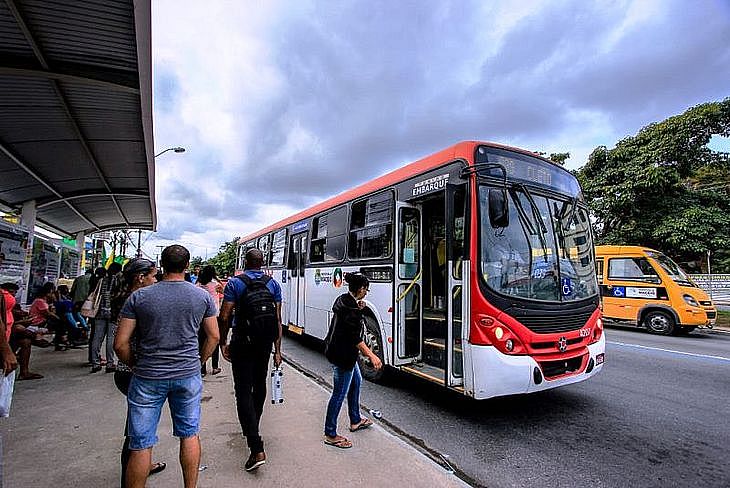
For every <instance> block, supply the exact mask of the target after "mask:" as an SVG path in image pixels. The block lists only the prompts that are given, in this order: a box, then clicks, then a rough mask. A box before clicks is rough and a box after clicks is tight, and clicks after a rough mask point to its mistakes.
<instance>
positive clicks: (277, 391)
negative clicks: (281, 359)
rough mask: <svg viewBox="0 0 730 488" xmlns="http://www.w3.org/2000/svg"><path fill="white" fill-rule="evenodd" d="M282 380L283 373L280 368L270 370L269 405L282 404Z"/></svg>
mask: <svg viewBox="0 0 730 488" xmlns="http://www.w3.org/2000/svg"><path fill="white" fill-rule="evenodd" d="M283 378H284V372H283V371H282V370H281V366H279V367H278V368H274V369H272V370H271V403H273V404H277V403H283V402H284V391H283V384H282V380H283Z"/></svg>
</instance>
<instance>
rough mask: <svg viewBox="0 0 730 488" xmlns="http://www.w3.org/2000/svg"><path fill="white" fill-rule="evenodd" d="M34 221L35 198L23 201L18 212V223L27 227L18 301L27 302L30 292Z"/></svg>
mask: <svg viewBox="0 0 730 488" xmlns="http://www.w3.org/2000/svg"><path fill="white" fill-rule="evenodd" d="M35 221H36V203H35V200H29V201H27V202H25V203H23V210H22V213H21V214H20V224H21V225H22V226H23V227H25V228H27V229H28V248H27V249H26V253H25V263H24V264H23V275H22V277H21V283H22V284H23V288H22V290H23V291H22V292H21V295H20V303H28V294H29V293H30V285H31V276H30V262H31V260H32V259H33V241H34V236H35Z"/></svg>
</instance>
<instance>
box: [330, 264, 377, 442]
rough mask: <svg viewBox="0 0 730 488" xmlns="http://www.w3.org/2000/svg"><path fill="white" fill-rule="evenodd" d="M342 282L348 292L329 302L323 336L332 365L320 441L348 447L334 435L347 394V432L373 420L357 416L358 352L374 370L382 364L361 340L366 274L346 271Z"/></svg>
mask: <svg viewBox="0 0 730 488" xmlns="http://www.w3.org/2000/svg"><path fill="white" fill-rule="evenodd" d="M345 281H346V282H347V285H348V290H349V291H348V293H344V294H342V295H340V296H339V297H337V299H336V300H335V303H334V304H333V305H332V312H333V313H334V315H333V316H332V321H331V322H330V328H329V331H328V332H327V337H326V338H325V356H326V357H327V360H329V362H330V363H331V365H332V377H333V381H332V384H333V386H332V396H331V397H330V400H329V402H328V403H327V414H326V416H325V422H324V443H325V444H327V445H329V446H334V447H339V448H341V449H349V448H350V447H352V442H350V440H349V439H347V438H346V437H343V436H341V435H337V418H338V417H339V415H340V409H341V408H342V403H343V402H344V401H345V397H347V413H348V416H349V418H350V432H357V431H359V430H363V429H367V428H368V427H370V426H371V425H373V422H372V421H371V420H370V419H368V418H364V417H362V416H361V415H360V384H361V383H362V375H361V374H360V367H359V366H358V364H357V356H358V354H362V355H363V356H365V357H367V358H368V359H369V360H370V361H371V362H372V364H373V367H374V368H375V369H380V368H382V367H383V363H382V362H381V361H380V358H379V357H378V356H377V355H376V354H374V353H373V352H372V351H371V350H370V348H369V347H368V346H367V344H365V342H364V341H363V335H364V320H365V318H364V317H363V313H362V310H363V308H364V307H365V302H364V301H363V299H364V298H365V295H367V293H368V291H369V289H370V283H369V281H368V279H367V277H365V276H363V275H361V274H355V273H347V274H345Z"/></svg>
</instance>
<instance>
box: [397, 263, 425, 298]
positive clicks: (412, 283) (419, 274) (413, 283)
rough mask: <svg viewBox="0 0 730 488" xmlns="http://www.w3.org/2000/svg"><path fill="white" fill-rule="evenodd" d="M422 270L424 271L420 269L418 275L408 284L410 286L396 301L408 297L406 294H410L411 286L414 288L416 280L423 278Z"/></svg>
mask: <svg viewBox="0 0 730 488" xmlns="http://www.w3.org/2000/svg"><path fill="white" fill-rule="evenodd" d="M422 272H423V270H420V271H419V272H418V274H417V275H416V277H415V278H413V281H411V283H410V284H409V285H408V288H406V289H405V291H404V292H403V293H401V295H400V296H399V297H398V299H397V300H396V303H398V302H400V301H401V300H403V299H404V298H405V297H406V295H408V292H409V291H411V288H413V286H414V285H415V284H416V281H418V280H419V279H420V278H421V273H422Z"/></svg>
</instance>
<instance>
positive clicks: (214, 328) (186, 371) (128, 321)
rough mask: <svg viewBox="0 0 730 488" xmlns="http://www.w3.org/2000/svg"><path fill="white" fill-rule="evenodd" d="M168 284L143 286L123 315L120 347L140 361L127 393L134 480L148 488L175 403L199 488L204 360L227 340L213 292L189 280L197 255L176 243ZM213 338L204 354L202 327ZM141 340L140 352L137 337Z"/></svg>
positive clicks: (176, 428)
mask: <svg viewBox="0 0 730 488" xmlns="http://www.w3.org/2000/svg"><path fill="white" fill-rule="evenodd" d="M161 261H162V266H163V268H164V270H165V275H164V278H163V280H162V281H161V282H159V283H157V284H155V285H152V286H148V287H145V288H141V289H139V290H137V291H135V292H134V293H132V295H131V296H130V297H129V298H128V299H127V302H126V303H125V304H124V307H122V311H121V313H120V321H119V329H118V331H117V335H116V340H115V342H114V349H115V350H116V352H117V354H118V355H119V359H120V360H122V361H123V362H124V363H125V364H127V365H128V366H130V367H132V371H133V377H132V381H131V383H130V385H129V393H128V396H127V404H128V412H129V414H128V417H129V420H128V430H129V440H130V442H129V448H130V450H131V454H130V458H129V464H128V466H127V482H128V485H129V486H144V483H145V480H146V479H147V475H148V474H149V467H150V464H151V459H152V447H153V446H154V445H155V444H156V443H157V424H158V422H159V419H160V413H161V410H162V406H163V405H164V403H165V401H166V400H167V401H169V405H170V413H171V414H172V420H173V434H174V435H175V436H176V437H179V438H180V462H181V465H182V469H183V478H184V481H185V487H186V488H187V487H194V486H195V485H196V483H197V478H198V466H199V464H200V439H199V438H198V432H199V431H200V397H201V393H202V391H203V382H202V378H201V377H200V367H201V361H203V362H204V361H206V360H207V359H208V358H209V357H210V355H211V354H212V353H213V350H214V349H215V346H216V344H217V343H218V339H219V332H218V324H217V319H216V305H215V303H214V302H213V300H212V299H211V297H210V294H208V292H206V291H205V290H203V289H202V288H196V287H195V286H194V285H192V284H191V283H188V282H186V281H185V269H186V268H187V267H188V262H189V261H190V253H189V252H188V250H187V249H185V248H184V247H182V246H178V245H173V246H169V247H167V248H165V249H164V250H163V251H162V259H161ZM201 326H202V327H203V328H204V329H205V332H206V341H205V344H204V345H203V347H202V348H201V352H200V354H199V353H198V351H199V349H198V329H199V328H200V327H201ZM132 340H133V341H135V346H136V348H135V352H134V354H133V353H132V348H131V346H130V341H132Z"/></svg>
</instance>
